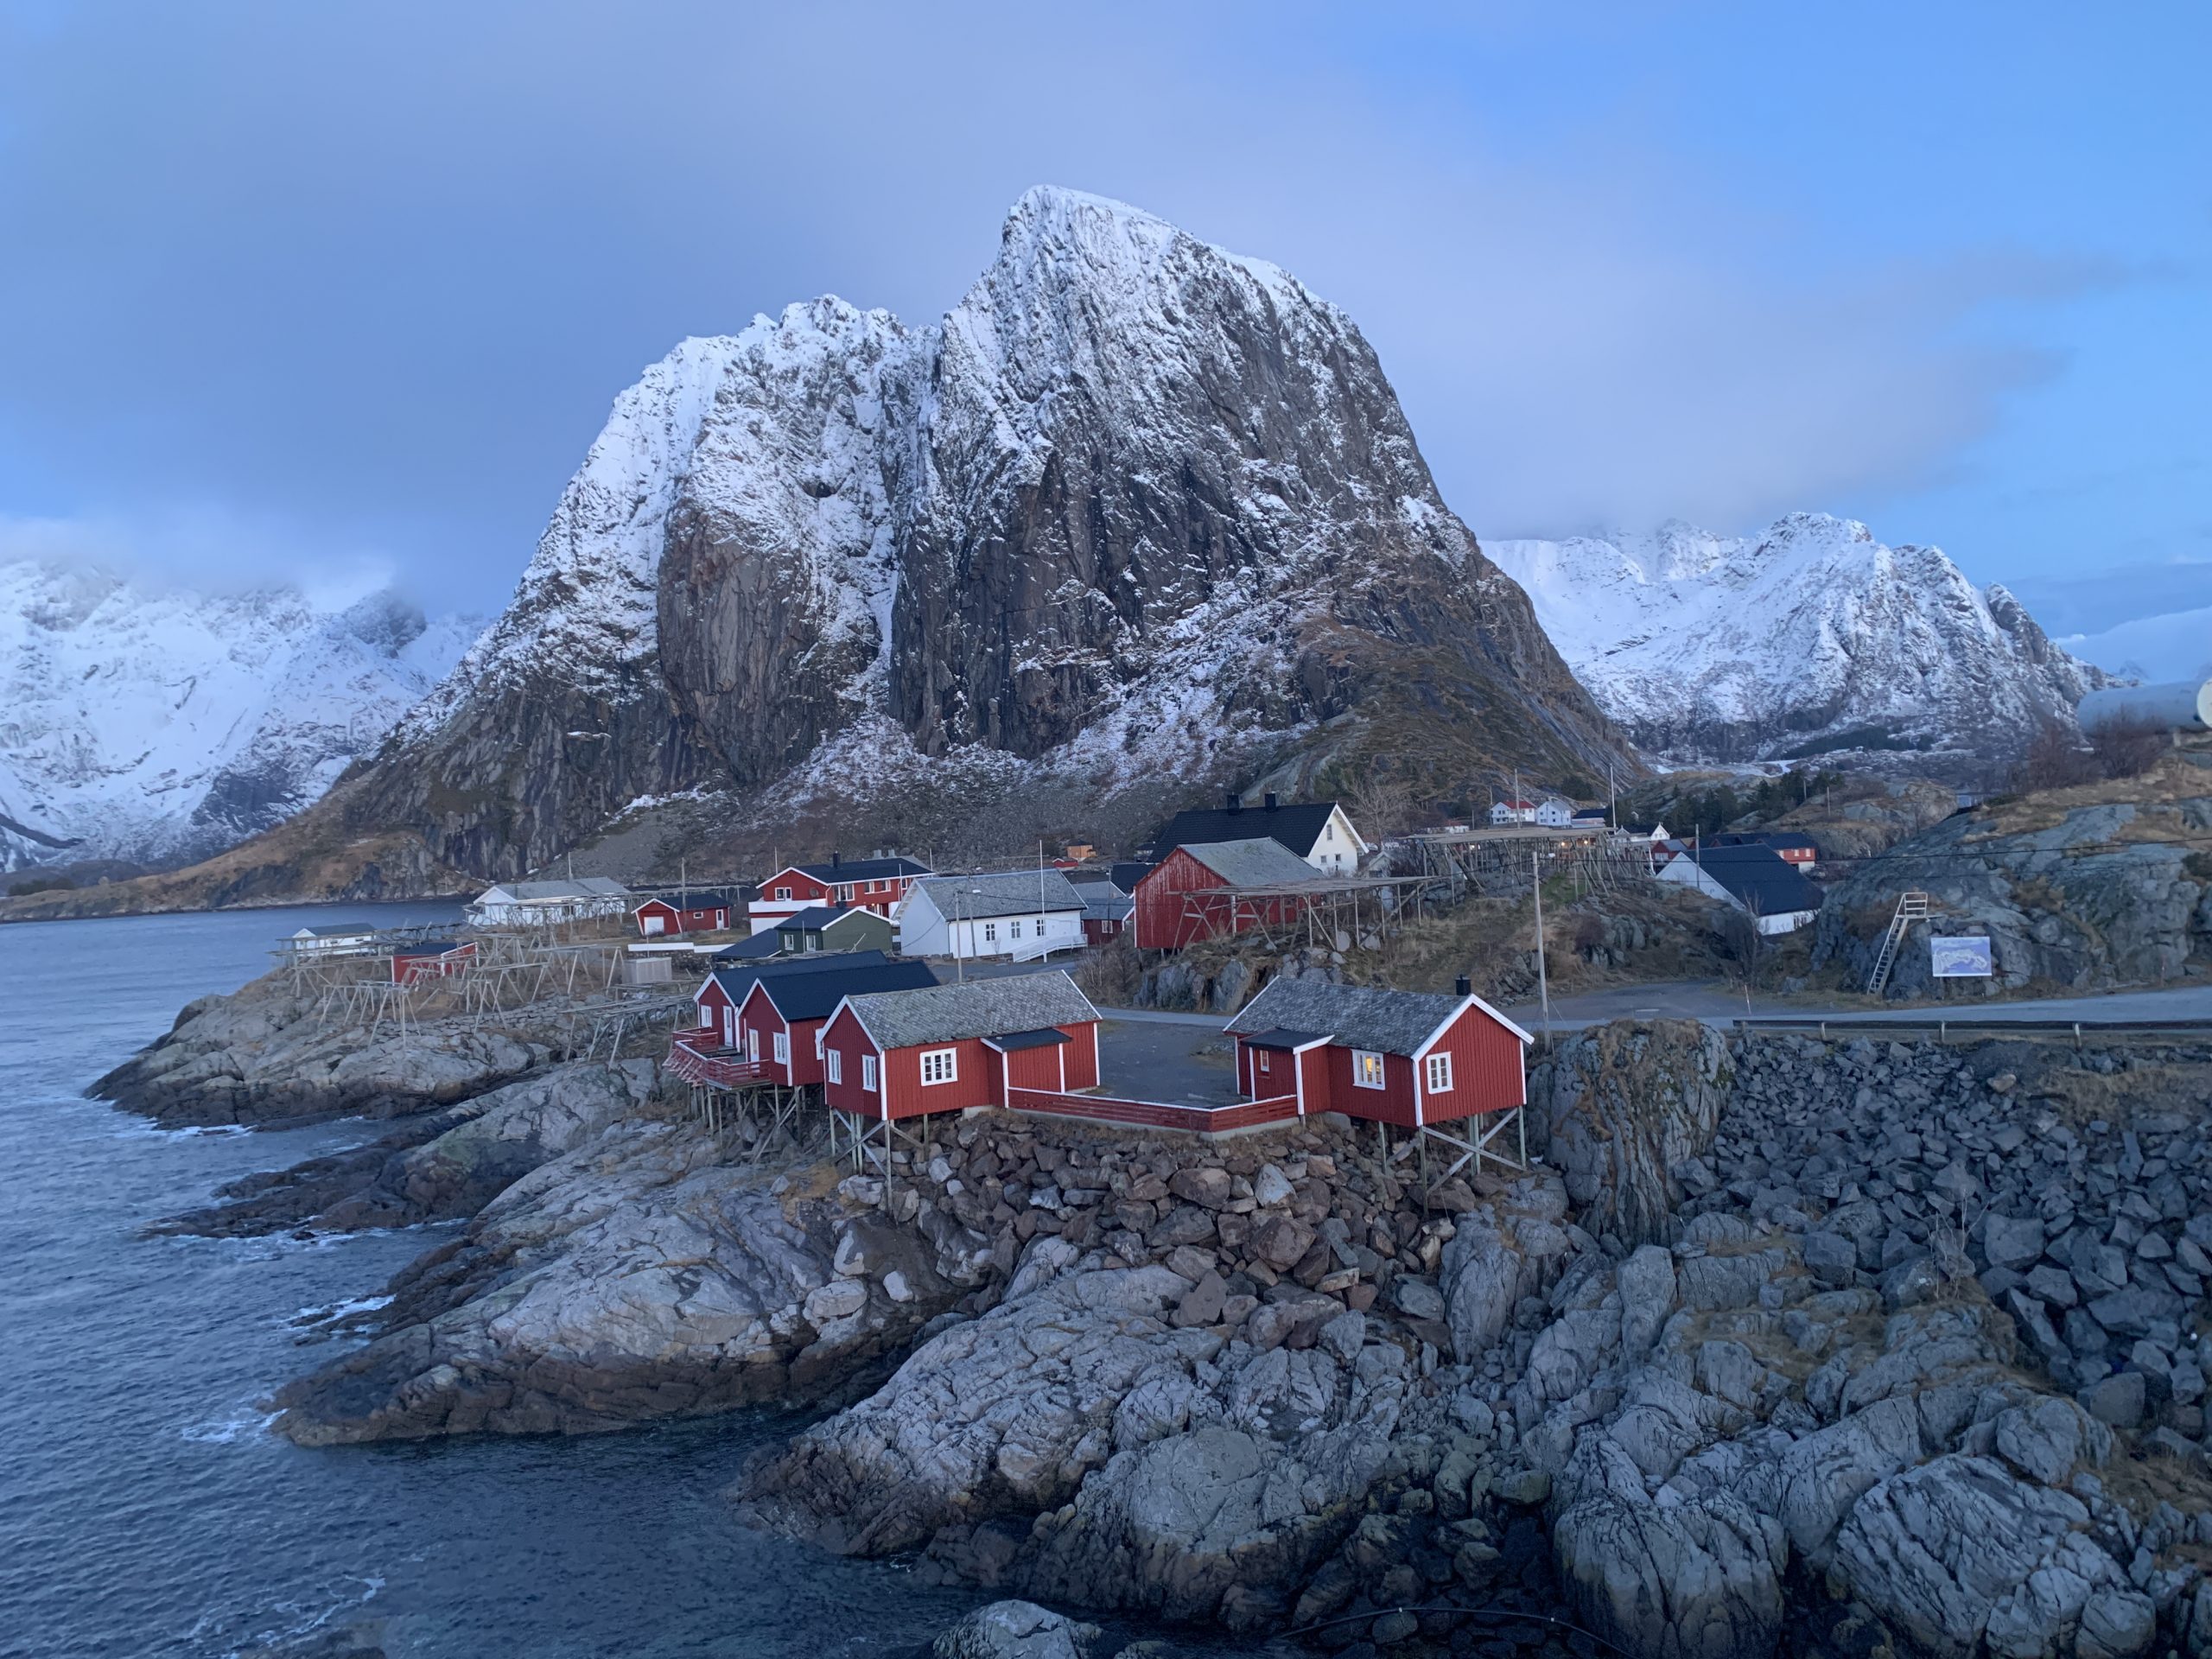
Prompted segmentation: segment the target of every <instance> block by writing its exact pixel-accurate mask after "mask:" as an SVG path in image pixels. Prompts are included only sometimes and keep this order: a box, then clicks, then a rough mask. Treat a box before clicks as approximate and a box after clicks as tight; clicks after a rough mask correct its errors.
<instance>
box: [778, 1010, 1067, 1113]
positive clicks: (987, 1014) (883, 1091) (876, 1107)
mask: <svg viewBox="0 0 2212 1659" xmlns="http://www.w3.org/2000/svg"><path fill="white" fill-rule="evenodd" d="M822 1046H823V1097H824V1098H825V1099H826V1100H827V1101H828V1102H829V1106H830V1108H831V1109H832V1110H835V1111H840V1112H846V1113H849V1114H851V1115H853V1116H857V1117H865V1118H871V1119H874V1120H877V1121H879V1122H889V1121H891V1120H893V1119H897V1118H906V1117H921V1116H928V1115H931V1114H933V1113H937V1112H950V1111H964V1110H966V1109H968V1108H969V1107H973V1106H1004V1105H1006V1104H1007V1090H1009V1089H1034V1090H1052V1091H1054V1092H1058V1093H1066V1092H1068V1091H1071V1090H1080V1089H1095V1088H1096V1087H1097V1086H1098V1010H1097V1009H1096V1008H1095V1007H1091V1005H1090V998H1088V997H1086V996H1085V995H1084V994H1083V993H1082V992H1081V991H1079V990H1077V988H1076V984H1075V982H1074V981H1073V980H1071V979H1070V978H1069V977H1068V976H1066V975H1065V973H1049V974H1024V975H1020V976H1016V977H1013V978H1007V979H982V980H970V981H969V982H967V983H966V984H963V985H939V986H937V987H935V988H931V989H927V990H906V991H880V992H875V993H870V994H865V995H855V996H849V997H847V998H846V999H845V1000H844V1001H843V1002H842V1004H841V1005H840V1006H839V1007H838V1008H837V1011H836V1013H835V1014H832V1015H831V1016H830V1018H829V1025H828V1027H827V1028H826V1029H825V1030H824V1032H823V1039H822Z"/></svg>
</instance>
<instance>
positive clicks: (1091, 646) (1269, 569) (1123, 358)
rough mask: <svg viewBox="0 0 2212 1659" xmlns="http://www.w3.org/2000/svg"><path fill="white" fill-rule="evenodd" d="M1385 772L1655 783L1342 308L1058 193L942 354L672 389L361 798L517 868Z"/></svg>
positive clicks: (1009, 818)
mask: <svg viewBox="0 0 2212 1659" xmlns="http://www.w3.org/2000/svg"><path fill="white" fill-rule="evenodd" d="M1383 754H1387V755H1388V756H1389V757H1390V760H1389V764H1390V765H1391V766H1394V767H1395V768H1397V769H1399V770H1400V771H1402V772H1403V773H1405V774H1406V775H1407V776H1408V781H1410V782H1411V783H1412V784H1413V785H1414V787H1415V788H1417V789H1418V788H1420V787H1421V786H1422V785H1423V784H1424V782H1425V781H1426V782H1433V784H1434V786H1435V787H1437V788H1439V789H1464V788H1465V786H1466V783H1467V780H1468V779H1471V778H1472V777H1475V776H1478V775H1479V773H1480V772H1481V771H1482V770H1483V769H1484V768H1485V767H1500V768H1502V767H1506V766H1518V767H1520V768H1522V770H1523V772H1524V773H1529V774H1534V775H1560V774H1564V773H1565V772H1568V771H1570V770H1587V769H1589V768H1591V767H1596V768H1597V769H1598V770H1599V771H1600V772H1602V770H1603V767H1604V766H1605V761H1606V760H1607V759H1608V758H1609V757H1613V758H1624V749H1623V748H1622V746H1621V745H1620V743H1619V741H1618V738H1617V736H1616V734H1614V733H1613V732H1612V731H1611V728H1609V727H1608V725H1607V724H1606V722H1605V720H1604V718H1603V716H1602V715H1600V714H1599V712H1598V710H1597V709H1596V708H1595V706H1594V705H1593V704H1592V702H1590V700H1589V698H1588V696H1586V694H1585V693H1584V692H1583V690H1581V688H1580V686H1578V685H1577V684H1576V683H1574V681H1573V677H1572V676H1571V675H1570V674H1569V673H1568V672H1567V670H1566V668H1565V667H1564V665H1563V664H1561V663H1560V660H1559V658H1558V657H1557V655H1556V654H1555V653H1554V652H1553V651H1552V649H1551V647H1550V646H1549V645H1548V644H1547V643H1546V641H1545V639H1544V637H1543V634H1542V632H1541V630H1540V629H1539V628H1538V627H1537V626H1536V625H1535V619H1534V617H1533V615H1532V614H1531V613H1530V611H1529V606H1528V602H1527V601H1526V600H1525V599H1524V598H1523V597H1522V594H1521V593H1520V591H1519V590H1518V589H1517V588H1515V587H1514V586H1513V584H1512V583H1511V582H1508V581H1506V580H1504V579H1503V577H1501V576H1500V575H1499V574H1498V572H1497V569H1495V568H1494V567H1493V566H1492V565H1491V563H1490V562H1489V561H1488V560H1486V559H1485V558H1484V556H1483V555H1482V553H1481V551H1480V550H1479V549H1478V548H1477V546H1476V545H1475V542H1474V538H1473V537H1471V536H1470V535H1469V534H1468V533H1467V531H1466V530H1465V526H1464V525H1463V524H1461V523H1460V522H1459V519H1458V518H1455V517H1454V516H1453V515H1452V512H1451V511H1450V510H1449V509H1448V508H1447V507H1446V505H1444V503H1443V501H1442V499H1440V497H1439V495H1438V493H1437V491H1436V486H1435V485H1434V483H1433V480H1431V478H1430V476H1429V474H1428V469H1427V465H1426V464H1425V463H1424V462H1423V461H1422V460H1421V454H1420V451H1419V448H1417V446H1416V445H1415V443H1414V437H1413V434H1412V432H1411V430H1410V429H1408V426H1407V424H1406V421H1405V417H1404V416H1403V414H1402V411H1401V410H1400V409H1399V407H1398V403H1397V399H1396V397H1395V394H1394V393H1393V392H1392V391H1391V389H1390V386H1389V382H1388V381H1387V380H1386V379H1385V378H1383V372H1382V369H1381V366H1380V365H1379V364H1377V362H1376V359H1375V354H1374V353H1373V351H1372V350H1371V349H1370V347H1369V346H1368V344H1367V342H1366V341H1365V340H1363V338H1362V337H1361V335H1360V334H1359V331H1358V330H1357V327H1355V326H1354V325H1353V323H1352V321H1351V319H1350V318H1349V317H1347V316H1346V315H1344V313H1343V312H1341V311H1339V310H1338V309H1337V308H1335V307H1334V306H1332V305H1330V304H1329V303H1328V302H1326V301H1324V300H1322V299H1320V298H1319V297H1317V296H1315V295H1313V293H1312V292H1311V291H1310V290H1308V289H1306V288H1305V287H1304V286H1303V285H1302V284H1300V283H1298V282H1297V281H1296V280H1295V279H1294V278H1293V277H1290V276H1288V275H1287V274H1286V273H1284V272H1283V271H1281V270H1277V269H1276V268H1275V267H1274V266H1272V265H1268V264H1262V263H1260V262H1258V261H1255V260H1250V259H1245V258H1242V257H1237V256H1236V255H1232V254H1230V253H1226V252H1224V251H1222V250H1220V249H1218V248H1214V247H1211V246H1208V245H1205V244H1204V243H1201V242H1198V241H1197V240H1196V239H1194V238H1192V237H1190V236H1187V235H1185V233H1184V232H1181V231H1179V230H1177V229H1176V228H1175V227H1174V226H1172V225H1169V224H1166V222H1165V221H1163V220H1160V219H1155V218H1154V217H1152V216H1151V215H1149V214H1147V213H1141V212H1139V211H1137V210H1136V209H1135V208H1132V207H1126V206H1123V205H1122V204H1121V203H1118V202H1112V201H1108V200H1103V199H1101V198H1098V197H1095V196H1088V195H1084V194H1079V193H1077V192H1074V191H1068V190H1059V189H1038V190H1033V191H1031V192H1030V193H1029V194H1027V195H1025V196H1024V197H1023V198H1022V200H1020V202H1019V203H1018V204H1016V206H1015V207H1014V209H1013V211H1012V213H1010V214H1009V215H1008V217H1007V220H1006V222H1005V225H1004V227H1003V230H1002V232H1001V238H1000V246H999V251H998V256H997V257H996V258H995V260H994V261H993V263H992V264H991V265H990V266H989V268H988V270H986V271H985V272H984V274H983V276H982V277H981V278H980V279H979V280H978V281H977V283H976V284H975V286H974V287H973V288H971V289H969V292H968V293H967V295H966V296H964V297H963V299H962V300H961V301H960V302H959V303H958V304H957V306H955V307H954V308H952V310H951V311H950V312H949V313H948V314H947V315H945V316H944V319H943V320H942V321H941V322H939V323H938V324H937V325H936V326H934V327H925V328H919V329H910V328H908V327H906V326H905V325H903V324H901V323H900V322H899V321H898V320H897V319H895V318H893V317H892V316H890V315H888V314H887V313H885V312H881V311H865V312H864V311H861V310H858V309H855V308H854V307H852V306H850V305H848V304H846V303H845V302H843V301H842V300H837V299H834V298H823V299H818V300H815V301H812V302H807V303H804V304H798V305H793V306H791V307H789V308H786V309H785V311H784V312H783V313H782V314H781V315H779V316H777V317H773V318H770V317H766V316H762V317H758V318H756V319H755V320H754V321H753V324H752V326H751V327H747V328H746V329H745V330H744V331H743V332H741V333H740V334H734V335H729V336H725V337H719V338H715V339H706V340H686V341H684V342H683V344H682V345H681V346H678V347H677V349H676V350H675V351H674V352H673V353H671V354H670V356H669V357H668V358H667V359H664V361H662V362H661V363H659V364H657V365H654V366H653V367H652V368H651V369H649V370H647V371H646V372H645V377H644V378H642V379H641V380H640V381H639V383H638V385H635V386H633V387H632V388H631V389H630V390H629V391H626V392H625V393H623V394H622V396H621V397H620V398H619V399H617V401H616V403H615V406H614V410H613V415H612V416H611V417H610V418H609V420H608V422H607V426H606V429H604V430H603V431H602V433H601V435H600V437H599V439H598V441H597V442H595V443H594V445H593V446H592V448H591V451H590V453H589V454H588V457H587V458H586V460H585V462H584V465H583V467H582V470H581V471H580V472H579V473H578V474H576V476H575V479H574V480H572V481H571V482H570V484H569V486H568V489H567V490H566V492H565V493H563V498H562V500H561V502H560V505H559V506H558V508H557V509H556V512H555V513H554V515H553V518H552V521H551V524H550V525H549V527H548V529H547V531H546V532H545V535H544V537H543V539H542V540H541V542H540V543H539V545H538V549H537V556H536V557H535V558H534V559H533V560H532V561H531V564H530V567H529V569H528V570H527V571H526V572H525V573H524V575H523V578H522V581H521V583H520V585H519V586H518V588H517V591H516V594H515V597H514V600H513V601H512V604H511V605H510V606H509V607H508V609H507V610H506V612H505V614H504V615H502V616H501V617H500V618H499V620H498V621H497V622H496V623H495V624H494V626H493V628H492V629H491V630H490V632H487V633H486V635H485V637H484V639H483V640H482V641H481V642H480V644H479V645H478V646H477V647H476V648H475V649H474V650H473V651H472V652H469V654H468V656H467V658H466V659H465V660H464V661H463V662H462V664H461V667H460V668H459V670H458V671H456V672H455V673H454V676H453V677H452V678H451V679H450V680H449V681H448V683H446V684H445V685H443V686H442V687H441V688H440V689H439V690H438V691H437V692H436V694H435V696H432V697H431V698H430V699H429V700H428V701H427V702H424V703H423V705H422V706H421V707H420V708H419V709H416V711H415V713H414V714H413V715H410V717H409V718H408V720H407V721H405V722H404V726H403V727H402V728H401V731H400V733H399V734H398V737H397V741H396V742H395V744H394V745H393V746H392V747H391V749H390V750H389V751H387V752H386V753H385V754H384V755H382V756H381V757H380V758H379V760H378V764H377V765H376V766H375V767H374V768H373V769H372V774H371V776H370V777H369V778H368V779H367V781H366V782H365V785H363V787H362V788H361V789H360V790H359V791H353V792H349V795H348V797H347V799H346V803H345V804H344V810H345V811H346V814H347V815H348V817H347V822H348V823H353V824H358V825H360V826H364V827H377V828H383V827H388V826H391V825H395V824H404V825H408V826H410V827H413V828H416V829H419V830H420V831H421V833H422V834H423V836H424V837H425V839H426V842H428V844H429V849H430V850H431V853H432V854H433V855H434V856H435V858H436V859H438V860H439V861H442V862H444V863H446V864H448V865H451V866H454V867H457V868H466V869H471V870H475V871H478V872H480V873H482V874H511V873H512V872H513V871H516V870H518V869H523V868H531V867H533V866H536V865H538V864H541V863H543V862H544V861H546V860H548V859H550V857H552V856H553V855H556V853H558V852H559V851H561V850H563V849H566V848H569V847H573V846H575V845H576V844H577V843H578V842H580V841H582V840H583V839H585V838H586V837H588V836H591V835H592V834H594V832H595V831H597V830H598V829H600V828H601V827H602V826H603V825H605V824H606V823H608V822H609V821H610V820H612V819H613V818H615V817H618V816H619V815H620V814H622V813H623V812H624V811H625V810H627V809H630V808H632V806H633V805H634V804H635V803H637V802H638V801H639V800H640V799H646V800H651V799H658V798H663V797H666V796H670V795H673V794H679V793H683V792H686V791H698V790H701V789H707V790H723V791H733V792H732V795H731V798H730V799H729V801H728V807H727V811H726V813H725V817H736V816H738V815H741V814H750V815H752V816H753V817H754V818H756V819H757V820H758V821H759V822H760V823H764V824H772V825H779V826H783V834H784V841H783V845H784V846H785V849H786V850H788V849H789V848H790V847H791V844H792V842H793V841H794V840H796V839H799V838H802V837H803V836H804V835H807V834H810V833H813V832H812V831H810V830H808V829H804V828H803V827H801V826H803V824H804V820H805V819H806V817H807V815H808V814H809V813H816V814H818V815H820V816H822V817H825V818H826V817H834V819H835V825H834V827H833V828H831V829H825V830H823V834H825V835H832V834H834V835H838V836H844V837H846V838H847V839H846V842H845V844H848V845H849V844H855V841H857V840H861V839H865V838H867V837H868V836H871V835H882V836H887V837H889V838H893V839H899V838H911V837H912V836H915V835H916V834H917V833H925V832H918V830H917V828H916V815H917V814H918V813H923V812H926V811H930V810H938V809H940V808H944V803H946V802H948V801H950V800H954V799H956V798H957V800H958V802H959V803H960V804H959V809H958V810H959V812H960V814H962V815H963V817H965V818H967V819H970V820H972V819H975V818H976V817H990V818H992V821H994V822H995V823H998V824H999V825H1000V827H1001V829H1004V830H1005V833H1006V836H1007V840H1008V842H1009V843H1010V844H1018V843H1017V842H1016V839H1015V838H1016V837H1018V836H1033V835H1035V834H1040V833H1043V829H1042V827H1041V826H1040V825H1039V824H1035V823H1030V822H1029V820H1028V817H1025V816H1024V815H1030V816H1031V817H1033V816H1034V815H1036V814H1039V813H1042V812H1045V811H1046V810H1047V809H1046V806H1045V805H1043V804H1041V803H1046V802H1048V801H1049V802H1050V803H1052V804H1051V807H1050V810H1051V812H1052V813H1055V814H1060V815H1062V816H1061V817H1055V818H1054V819H1053V820H1052V821H1053V822H1054V823H1062V822H1065V823H1067V824H1068V826H1069V827H1075V826H1077V825H1088V826H1090V827H1091V828H1093V829H1096V828H1097V826H1098V825H1099V824H1100V823H1102V822H1103V820H1101V819H1100V818H1098V817H1094V816H1091V815H1092V814H1094V813H1095V812H1096V809H1098V808H1099V807H1100V806H1101V804H1103V803H1106V802H1109V801H1111V800H1114V799H1116V798H1122V797H1128V798H1136V797H1146V798H1148V800H1149V801H1150V803H1151V804H1149V805H1147V806H1145V807H1144V808H1143V809H1142V810H1143V812H1144V813H1145V815H1147V816H1150V814H1151V812H1152V810H1153V807H1154V806H1156V804H1157V802H1158V800H1159V798H1160V797H1162V796H1163V795H1165V794H1166V793H1169V792H1173V791H1191V790H1193V789H1195V788H1198V787H1208V786H1212V785H1219V784H1224V783H1226V784H1228V785H1231V786H1235V785H1237V784H1239V783H1249V782H1250V781H1252V780H1253V779H1255V778H1258V777H1261V776H1263V775H1264V776H1268V777H1270V778H1275V777H1280V778H1282V779H1287V780H1290V781H1288V782H1286V784H1285V785H1284V786H1286V787H1294V786H1296V784H1297V782H1298V781H1301V780H1304V779H1311V778H1315V777H1325V779H1326V781H1327V782H1328V784H1329V785H1331V786H1342V785H1344V784H1345V783H1347V782H1350V781H1356V779H1357V778H1358V777H1359V776H1360V775H1361V774H1362V769H1363V768H1364V767H1366V766H1370V765H1371V764H1373V763H1374V762H1375V757H1376V756H1377V755H1383ZM1270 786H1274V785H1272V784H1271V785H1270ZM332 810H337V804H334V807H333V809H332ZM945 810H948V811H949V810H950V809H945ZM1128 810H1129V811H1130V812H1131V813H1132V814H1133V815H1134V814H1135V813H1137V812H1138V810H1139V809H1138V808H1137V807H1136V806H1134V805H1133V806H1131V807H1130V808H1129V809H1128ZM871 826H873V827H871Z"/></svg>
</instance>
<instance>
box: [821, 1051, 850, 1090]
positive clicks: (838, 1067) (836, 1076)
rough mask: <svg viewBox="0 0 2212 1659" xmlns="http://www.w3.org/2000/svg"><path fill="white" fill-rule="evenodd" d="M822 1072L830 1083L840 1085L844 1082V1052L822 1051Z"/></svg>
mask: <svg viewBox="0 0 2212 1659" xmlns="http://www.w3.org/2000/svg"><path fill="white" fill-rule="evenodd" d="M822 1072H823V1076H824V1077H827V1078H829V1081H830V1082H832V1083H842V1082H843V1081H844V1080H845V1051H844V1050H843V1049H842V1048H829V1049H824V1050H823V1052H822Z"/></svg>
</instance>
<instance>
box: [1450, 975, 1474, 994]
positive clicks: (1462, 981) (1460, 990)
mask: <svg viewBox="0 0 2212 1659" xmlns="http://www.w3.org/2000/svg"><path fill="white" fill-rule="evenodd" d="M1474 994H1475V982H1474V981H1473V980H1471V979H1469V978H1468V977H1467V976H1465V974H1462V975H1460V976H1459V978H1457V979H1455V980H1453V981H1452V995H1454V996H1472V995H1474Z"/></svg>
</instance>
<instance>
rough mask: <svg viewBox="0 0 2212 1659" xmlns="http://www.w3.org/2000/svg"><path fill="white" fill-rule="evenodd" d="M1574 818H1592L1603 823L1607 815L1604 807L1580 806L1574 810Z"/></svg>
mask: <svg viewBox="0 0 2212 1659" xmlns="http://www.w3.org/2000/svg"><path fill="white" fill-rule="evenodd" d="M1574 816H1575V817H1577V818H1590V819H1593V820H1595V821H1596V822H1597V823H1604V822H1605V818H1606V817H1607V814H1606V811H1605V808H1604V807H1602V806H1578V807H1576V808H1575V809H1574Z"/></svg>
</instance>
